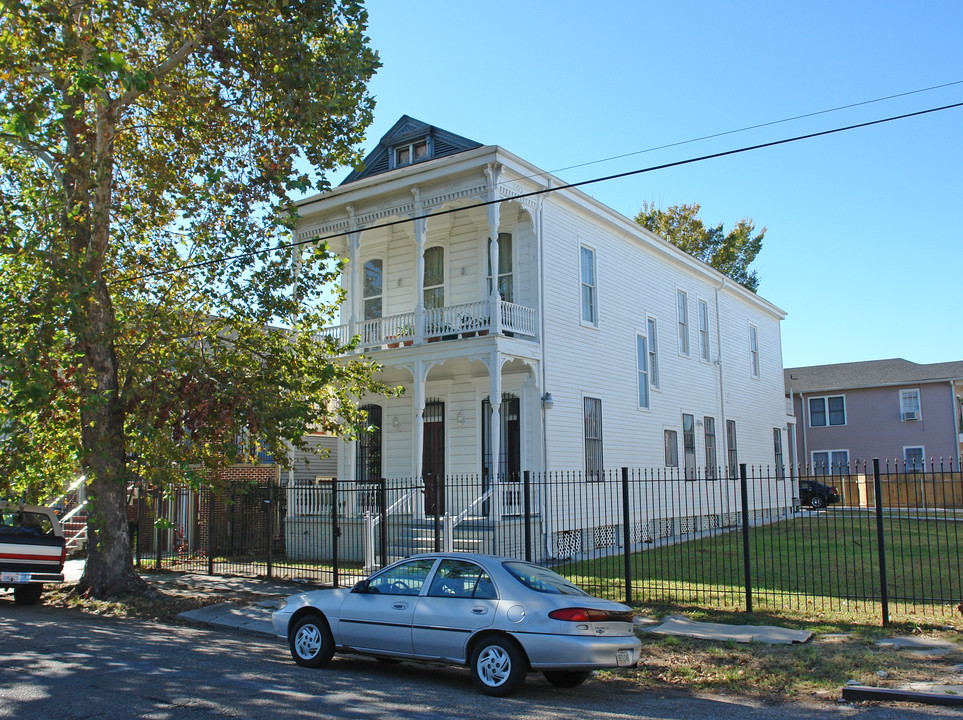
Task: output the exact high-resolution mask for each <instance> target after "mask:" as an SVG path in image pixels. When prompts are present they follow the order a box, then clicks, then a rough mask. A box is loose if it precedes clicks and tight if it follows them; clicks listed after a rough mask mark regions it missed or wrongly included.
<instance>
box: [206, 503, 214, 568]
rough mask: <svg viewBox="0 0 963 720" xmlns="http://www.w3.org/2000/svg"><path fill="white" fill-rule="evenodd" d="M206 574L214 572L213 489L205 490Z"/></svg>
mask: <svg viewBox="0 0 963 720" xmlns="http://www.w3.org/2000/svg"><path fill="white" fill-rule="evenodd" d="M207 574H208V575H213V574H214V489H213V488H210V489H208V491H207Z"/></svg>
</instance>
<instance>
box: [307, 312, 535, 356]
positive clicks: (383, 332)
mask: <svg viewBox="0 0 963 720" xmlns="http://www.w3.org/2000/svg"><path fill="white" fill-rule="evenodd" d="M537 316H538V313H537V312H536V311H535V310H534V309H533V308H529V307H525V306H524V305H516V304H515V303H510V302H505V301H503V300H494V301H492V300H481V301H477V302H470V303H461V304H459V305H446V306H444V307H439V308H428V309H424V310H421V311H419V310H414V311H412V312H405V313H399V314H397V315H387V316H385V317H380V318H374V319H369V320H361V321H358V322H356V323H353V324H352V323H346V324H343V325H336V326H334V327H330V328H326V329H325V330H324V331H322V333H321V334H322V336H330V337H332V338H333V339H334V340H335V342H337V343H338V344H340V345H345V344H347V343H348V341H349V340H351V338H352V337H354V336H355V335H358V336H360V338H361V341H360V342H359V343H358V345H357V350H359V351H361V350H368V351H370V350H381V349H390V348H396V347H400V346H404V345H422V344H424V343H429V342H436V341H445V340H458V339H464V338H472V337H483V336H486V335H489V334H492V335H505V336H510V337H519V338H524V339H528V340H535V339H537V337H538V322H537V320H538V317H537Z"/></svg>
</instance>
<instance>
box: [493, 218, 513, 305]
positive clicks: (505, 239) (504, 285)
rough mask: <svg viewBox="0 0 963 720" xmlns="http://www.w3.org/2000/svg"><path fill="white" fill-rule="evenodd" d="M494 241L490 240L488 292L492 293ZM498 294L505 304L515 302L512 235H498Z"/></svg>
mask: <svg viewBox="0 0 963 720" xmlns="http://www.w3.org/2000/svg"><path fill="white" fill-rule="evenodd" d="M491 247H492V240H491V238H488V250H489V252H488V292H489V294H491V291H492V254H491ZM498 294H499V295H501V297H502V300H504V301H505V302H515V288H514V278H513V274H512V234H511V233H498Z"/></svg>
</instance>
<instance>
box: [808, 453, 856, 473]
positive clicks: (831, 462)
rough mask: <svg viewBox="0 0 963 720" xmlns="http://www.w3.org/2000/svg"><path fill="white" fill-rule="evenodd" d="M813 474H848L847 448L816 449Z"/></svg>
mask: <svg viewBox="0 0 963 720" xmlns="http://www.w3.org/2000/svg"><path fill="white" fill-rule="evenodd" d="M813 475H823V476H825V475H849V450H817V451H816V452H814V453H813Z"/></svg>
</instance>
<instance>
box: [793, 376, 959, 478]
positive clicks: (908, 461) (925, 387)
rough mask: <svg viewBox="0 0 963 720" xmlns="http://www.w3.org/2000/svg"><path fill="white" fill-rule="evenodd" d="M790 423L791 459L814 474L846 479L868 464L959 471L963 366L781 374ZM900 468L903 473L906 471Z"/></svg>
mask: <svg viewBox="0 0 963 720" xmlns="http://www.w3.org/2000/svg"><path fill="white" fill-rule="evenodd" d="M785 379H786V395H787V396H789V397H790V398H791V401H792V404H793V408H794V415H795V417H796V420H797V422H796V437H795V438H793V449H794V452H793V455H794V457H795V459H796V461H797V462H798V463H799V464H800V465H804V466H808V467H811V468H812V469H813V471H814V472H815V473H817V474H830V473H832V474H845V473H847V472H849V466H850V464H851V463H864V462H870V461H872V459H873V458H879V459H880V460H882V461H889V462H890V463H894V461H895V464H894V465H893V467H894V469H895V468H896V467H898V468H899V469H900V470H902V469H903V468H904V467H905V468H906V469H908V470H919V469H923V468H924V463H925V467H926V468H927V469H928V468H929V463H930V461H931V460H932V461H935V462H936V464H937V467H939V462H940V461H941V460H942V461H944V462H947V463H949V464H952V466H953V467H959V462H960V457H961V451H963V362H945V363H932V364H928V365H919V364H917V363H913V362H909V361H908V360H903V359H900V358H897V359H892V360H870V361H866V362H853V363H840V364H835V365H814V366H810V367H794V368H787V369H786V370H785ZM904 463H905V465H904Z"/></svg>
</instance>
